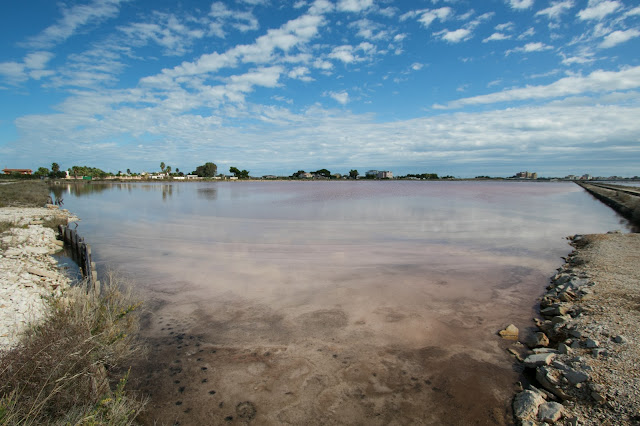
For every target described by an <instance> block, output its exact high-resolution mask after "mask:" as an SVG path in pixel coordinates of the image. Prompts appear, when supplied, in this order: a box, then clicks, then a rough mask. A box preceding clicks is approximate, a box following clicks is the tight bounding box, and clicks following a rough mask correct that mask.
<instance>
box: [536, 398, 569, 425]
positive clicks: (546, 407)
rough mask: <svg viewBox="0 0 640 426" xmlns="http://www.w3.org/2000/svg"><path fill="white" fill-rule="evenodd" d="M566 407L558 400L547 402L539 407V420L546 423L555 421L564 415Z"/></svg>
mask: <svg viewBox="0 0 640 426" xmlns="http://www.w3.org/2000/svg"><path fill="white" fill-rule="evenodd" d="M563 410H564V407H563V406H562V404H558V403H557V402H553V401H551V402H545V403H543V404H541V405H540V407H538V420H540V421H541V422H545V423H551V424H553V423H555V422H557V421H558V420H560V418H561V417H562V413H563Z"/></svg>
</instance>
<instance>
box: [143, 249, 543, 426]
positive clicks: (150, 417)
mask: <svg viewBox="0 0 640 426" xmlns="http://www.w3.org/2000/svg"><path fill="white" fill-rule="evenodd" d="M375 261H376V260H374V262H375ZM476 266H477V267H478V269H479V270H480V269H481V270H483V271H486V270H487V268H486V265H476ZM474 268H475V267H471V268H470V270H468V271H466V272H464V274H465V275H466V276H465V277H464V279H463V277H462V276H457V277H456V279H457V280H458V281H459V282H451V281H449V282H447V281H446V280H445V279H444V277H437V276H436V277H434V281H433V282H429V281H426V282H425V280H424V278H423V279H422V280H418V279H417V278H416V277H417V276H424V275H423V274H422V271H419V270H417V271H414V272H413V273H414V274H415V275H416V277H407V278H406V279H407V283H413V284H406V285H405V286H402V287H396V288H391V289H389V288H388V287H389V286H388V284H387V283H388V277H386V276H385V274H384V273H383V274H381V276H380V277H378V278H377V279H376V280H377V281H376V280H374V281H373V282H370V283H368V285H367V287H366V288H365V289H362V288H358V285H357V284H356V282H357V280H354V281H353V282H349V281H347V282H346V283H344V284H343V286H344V287H343V288H341V289H339V290H331V291H328V292H327V290H326V288H325V289H324V290H319V289H312V290H296V291H292V292H291V294H288V295H287V297H285V298H283V299H281V300H279V301H278V300H277V299H278V298H277V297H271V298H263V299H256V298H253V297H242V296H239V295H238V294H237V293H233V292H222V293H220V292H218V293H216V294H215V295H212V294H210V293H209V292H208V291H206V290H205V289H203V288H197V287H194V286H193V285H192V284H190V283H183V284H182V285H179V286H176V285H175V284H166V285H163V286H162V287H159V286H156V287H154V297H153V299H152V301H150V302H149V306H150V312H149V313H148V315H147V316H146V318H145V319H144V323H143V326H142V330H143V331H142V333H143V337H144V338H145V340H146V341H147V343H148V345H149V349H150V350H149V354H148V358H147V359H144V360H139V361H138V362H137V363H136V365H134V367H133V369H132V377H131V388H132V389H138V390H140V391H142V392H143V393H145V394H147V395H149V396H150V398H151V400H150V404H149V405H148V407H147V413H146V415H145V417H144V418H143V419H142V420H143V422H144V423H145V424H154V423H155V424H181V425H187V424H229V423H231V424H244V423H249V422H251V423H252V424H261V425H262V424H274V425H275V424H367V425H371V424H380V425H383V424H385V425H386V424H452V425H453V424H459V425H463V424H464V425H468V424H487V425H489V424H491V425H495V424H498V425H499V424H511V423H512V412H511V398H512V396H513V392H514V390H513V389H514V384H515V383H516V382H517V381H518V379H519V374H520V372H519V369H518V368H517V367H514V364H513V362H512V359H511V358H510V356H509V354H508V353H507V351H506V350H505V349H506V347H507V346H508V344H509V343H506V342H504V341H502V340H501V339H500V338H499V337H498V336H497V335H496V331H497V330H499V329H500V328H501V327H503V326H504V325H505V324H504V321H505V316H508V317H509V318H516V321H518V319H519V322H518V323H519V324H526V323H528V322H530V319H531V316H532V311H533V307H525V308H524V309H522V305H521V303H522V301H523V300H525V299H526V298H529V300H534V299H535V295H534V294H532V293H533V292H539V290H538V289H536V287H535V285H534V284H536V285H537V286H538V288H539V287H540V286H539V283H540V282H544V278H543V277H541V276H539V275H538V274H536V273H535V272H532V269H530V268H522V267H518V268H513V267H497V268H496V269H497V270H498V271H497V272H496V273H495V276H493V275H492V276H484V277H483V280H486V281H489V282H493V283H494V284H493V285H492V286H487V287H486V288H474V287H473V286H468V285H467V286H465V285H463V284H462V283H464V282H471V277H472V276H474V275H477V274H478V271H476V270H474ZM460 269H464V268H460ZM390 273H392V272H390ZM436 275H437V274H436ZM483 282H484V281H483ZM418 283H419V284H418ZM318 293H320V294H322V293H324V296H319V295H318ZM340 301H342V303H340ZM517 303H520V305H518V304H517ZM513 304H515V305H513ZM525 306H526V305H525ZM505 312H507V314H505Z"/></svg>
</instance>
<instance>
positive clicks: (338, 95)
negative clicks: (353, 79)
mask: <svg viewBox="0 0 640 426" xmlns="http://www.w3.org/2000/svg"><path fill="white" fill-rule="evenodd" d="M328 95H329V96H330V97H331V98H333V99H334V100H335V101H336V102H338V103H339V104H341V105H346V104H347V103H348V102H349V94H348V93H347V92H345V91H342V92H329V93H328Z"/></svg>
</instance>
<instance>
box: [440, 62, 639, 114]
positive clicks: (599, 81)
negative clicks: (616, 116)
mask: <svg viewBox="0 0 640 426" xmlns="http://www.w3.org/2000/svg"><path fill="white" fill-rule="evenodd" d="M639 87H640V66H637V67H632V68H627V69H623V70H621V71H602V70H598V71H593V72H592V73H591V74H589V75H587V76H582V75H575V76H569V77H564V78H561V79H560V80H557V81H555V82H554V83H551V84H549V85H545V86H526V87H521V88H515V89H509V90H504V91H502V92H497V93H491V94H488V95H480V96H473V97H470V98H463V99H458V100H455V101H452V102H449V103H448V104H446V105H444V106H443V105H434V108H436V109H449V108H461V107H464V106H467V105H486V104H495V103H499V102H514V101H523V100H535V99H551V98H559V97H564V96H573V95H578V94H582V93H603V92H612V91H617V90H630V89H637V88H639Z"/></svg>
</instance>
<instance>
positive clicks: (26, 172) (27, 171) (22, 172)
mask: <svg viewBox="0 0 640 426" xmlns="http://www.w3.org/2000/svg"><path fill="white" fill-rule="evenodd" d="M2 171H3V172H4V174H5V175H10V174H12V173H18V174H20V175H30V174H31V173H33V170H31V169H3V170H2Z"/></svg>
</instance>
